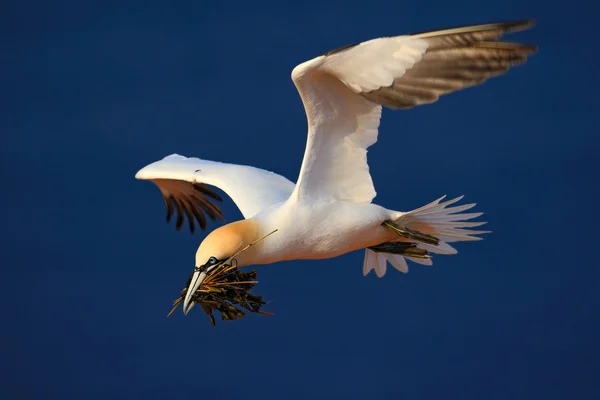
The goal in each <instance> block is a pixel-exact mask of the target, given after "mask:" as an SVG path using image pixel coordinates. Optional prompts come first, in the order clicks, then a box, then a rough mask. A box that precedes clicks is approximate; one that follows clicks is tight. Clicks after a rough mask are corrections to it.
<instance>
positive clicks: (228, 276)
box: [167, 229, 277, 326]
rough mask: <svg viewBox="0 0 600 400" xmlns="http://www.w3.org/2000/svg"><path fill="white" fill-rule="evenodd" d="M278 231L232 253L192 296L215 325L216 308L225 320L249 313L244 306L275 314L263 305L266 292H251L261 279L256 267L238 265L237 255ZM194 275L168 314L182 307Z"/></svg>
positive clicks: (255, 310) (210, 273) (267, 313)
mask: <svg viewBox="0 0 600 400" xmlns="http://www.w3.org/2000/svg"><path fill="white" fill-rule="evenodd" d="M275 232H277V229H275V230H274V231H272V232H270V233H268V234H266V235H265V236H263V237H261V238H260V239H258V240H256V241H255V242H253V243H250V244H249V245H247V246H246V247H244V248H243V249H241V250H240V251H238V252H237V253H236V254H234V255H232V256H231V257H229V259H227V260H226V261H225V262H224V263H223V264H221V265H219V266H218V267H216V268H215V269H213V270H212V271H210V272H209V273H208V274H207V276H206V278H205V279H204V281H203V282H202V284H201V285H200V287H199V288H198V290H196V293H194V295H193V296H192V301H193V302H194V303H196V304H198V305H200V306H201V307H202V309H203V310H204V312H205V313H206V315H208V317H209V319H210V323H211V324H212V325H213V326H215V325H216V320H215V317H214V315H213V312H214V311H218V312H220V313H221V319H222V320H224V321H231V320H234V319H238V318H243V317H244V316H245V315H246V313H244V311H242V308H243V309H245V310H247V311H250V312H253V313H257V314H263V315H273V314H272V313H269V312H265V311H261V307H262V306H263V305H265V304H266V302H265V301H264V300H263V298H262V296H256V295H253V294H251V293H250V291H251V290H252V288H253V287H254V285H256V284H257V283H258V281H257V280H256V275H257V272H256V270H255V269H254V270H252V271H250V272H244V271H242V270H240V269H239V268H238V267H237V264H236V261H235V257H237V256H238V255H240V254H241V253H243V252H244V251H246V250H248V249H249V248H250V247H252V246H254V245H255V244H256V243H258V242H260V241H261V240H264V239H265V238H267V237H269V236H271V235H272V234H273V233H275ZM192 276H193V274H192V275H190V277H189V279H188V281H187V283H186V285H185V288H184V289H183V290H182V291H181V296H179V298H178V299H176V300H175V301H174V302H173V309H172V310H171V312H170V313H169V315H167V317H170V316H171V314H173V312H174V311H175V310H176V309H177V307H179V304H181V303H183V301H184V299H185V296H186V295H187V291H188V289H189V287H190V283H191V281H192Z"/></svg>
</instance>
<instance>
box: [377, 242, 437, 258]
mask: <svg viewBox="0 0 600 400" xmlns="http://www.w3.org/2000/svg"><path fill="white" fill-rule="evenodd" d="M368 249H369V250H373V251H374V252H376V253H390V254H398V255H401V256H406V257H415V258H431V256H430V255H429V253H428V252H427V250H425V249H420V248H418V247H417V244H416V243H412V242H384V243H380V244H378V245H376V246H370V247H368Z"/></svg>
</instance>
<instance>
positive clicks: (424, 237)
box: [383, 220, 440, 246]
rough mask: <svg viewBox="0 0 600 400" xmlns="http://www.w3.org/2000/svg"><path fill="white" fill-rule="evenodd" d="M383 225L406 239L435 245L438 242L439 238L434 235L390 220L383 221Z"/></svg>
mask: <svg viewBox="0 0 600 400" xmlns="http://www.w3.org/2000/svg"><path fill="white" fill-rule="evenodd" d="M383 225H385V226H387V227H388V228H391V229H392V230H393V231H394V232H396V233H397V234H398V235H399V236H402V237H404V238H407V239H413V240H416V241H417V242H423V243H427V244H431V245H434V246H437V245H439V244H440V239H438V238H436V237H435V236H431V235H428V234H426V233H421V232H417V231H413V230H412V229H408V228H406V227H403V226H398V225H396V224H395V223H393V222H392V221H390V220H387V221H383Z"/></svg>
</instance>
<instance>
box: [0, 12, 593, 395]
mask: <svg viewBox="0 0 600 400" xmlns="http://www.w3.org/2000/svg"><path fill="white" fill-rule="evenodd" d="M82 3H87V4H86V5H82ZM194 3H195V5H193V4H194ZM94 4H95V5H94ZM166 4H167V3H166V2H165V3H163V4H162V5H158V4H155V3H152V2H133V1H120V2H112V4H111V3H110V2H106V1H104V2H97V3H90V2H80V1H55V2H52V5H50V2H48V3H47V2H42V1H18V2H17V1H14V0H13V1H12V2H4V3H3V4H2V6H1V7H0V11H1V12H0V15H1V17H0V18H1V21H0V22H1V23H0V29H1V36H0V37H1V42H0V44H1V51H0V99H1V101H2V104H1V111H0V113H1V114H0V123H1V124H2V125H1V132H2V134H1V139H0V156H1V158H0V162H1V163H2V165H1V169H0V177H1V179H2V195H1V196H0V206H1V207H2V210H3V214H4V220H3V221H4V222H3V224H2V226H3V229H2V238H1V239H2V240H1V250H2V261H1V267H2V268H1V271H2V279H1V281H0V296H1V297H0V300H2V304H3V318H2V329H1V330H0V332H1V333H0V349H1V350H2V357H1V358H0V368H1V370H0V376H1V379H2V381H1V385H0V397H2V398H3V399H25V398H34V396H37V397H36V398H42V399H51V398H60V399H68V398H76V399H92V398H101V399H106V398H142V397H143V398H146V399H155V398H156V399H158V398H183V399H190V398H206V399H240V398H257V399H258V398H260V399H284V398H336V397H338V398H344V399H350V398H357V399H366V398H382V399H400V398H410V399H439V398H461V399H544V400H548V399H567V398H569V399H571V398H572V399H592V398H600V389H599V384H598V371H599V370H600V361H599V356H600V349H599V344H598V338H599V337H600V329H599V325H600V314H599V311H598V310H599V306H600V301H599V298H600V296H598V294H597V291H598V286H599V285H598V282H599V279H600V269H599V268H598V261H597V256H596V250H597V228H598V225H599V224H598V223H599V220H598V212H597V210H598V200H599V196H598V195H599V184H598V182H599V175H600V174H599V172H600V168H599V167H600V163H599V162H598V154H599V150H600V141H599V139H598V126H599V120H600V118H599V117H598V106H599V102H598V90H599V89H600V86H599V78H598V65H599V60H598V55H597V54H598V52H597V41H596V40H595V39H596V38H597V28H596V24H597V18H596V15H597V11H598V9H597V6H596V5H595V4H594V2H591V1H589V2H587V3H584V2H583V0H581V1H571V2H568V3H565V2H552V1H550V2H548V1H542V0H533V1H529V2H527V3H526V2H524V1H515V0H513V1H504V2H481V1H479V0H454V1H452V2H445V1H441V0H433V1H429V0H427V1H425V0H420V1H410V2H409V1H384V0H369V1H355V0H343V1H342V0H339V1H302V2H251V3H250V2H243V1H231V2H221V3H219V2H212V3H210V4H209V3H205V2H185V3H183V2H180V3H178V4H179V5H175V4H176V3H171V4H172V5H171V6H167V5H166ZM531 17H533V18H536V19H537V27H536V28H535V29H534V30H533V31H531V32H526V33H522V34H518V35H516V36H511V37H510V39H511V40H518V41H526V42H533V43H536V44H539V45H540V53H539V54H537V55H536V56H534V57H533V58H532V59H531V60H530V61H529V63H528V64H527V65H525V66H523V67H518V68H515V69H513V70H512V71H511V72H510V73H509V74H508V75H506V76H503V77H501V78H497V79H494V80H492V81H489V82H487V83H486V84H485V85H483V86H480V87H477V88H474V89H470V90H467V91H463V92H460V93H457V94H454V95H450V96H447V97H445V98H443V99H442V100H441V101H440V102H439V103H437V104H435V105H432V106H426V107H421V108H418V109H414V110H411V111H408V112H391V111H389V110H386V111H384V118H383V122H382V125H381V135H380V140H379V142H378V143H377V145H375V146H374V147H372V148H371V151H370V152H369V160H370V165H371V171H372V175H373V178H374V181H375V184H376V188H377V191H378V196H377V198H376V201H377V202H378V203H379V204H381V205H384V206H386V207H389V208H393V209H400V210H409V209H412V208H416V207H418V206H421V205H423V204H425V203H427V202H429V201H431V200H434V199H435V198H437V197H438V196H440V195H442V194H446V193H447V194H449V195H451V196H455V195H460V194H466V195H467V197H466V199H465V200H466V201H476V202H478V210H481V211H485V212H486V215H485V218H486V220H487V221H489V228H490V229H492V230H493V231H494V233H493V234H491V235H489V236H487V237H486V240H484V241H482V242H477V243H461V244H459V245H458V248H459V251H460V253H459V255H457V256H452V257H443V256H440V257H436V259H435V261H434V266H433V267H422V266H417V265H412V266H411V267H412V268H411V271H410V273H409V274H408V275H403V274H400V273H398V272H396V271H394V270H389V272H388V274H387V275H386V276H385V278H384V279H377V278H376V277H375V275H374V274H371V275H369V276H368V277H366V278H364V277H362V274H361V265H362V258H363V253H362V252H356V253H352V254H347V255H345V256H343V257H340V258H337V259H332V260H326V261H307V262H288V263H281V264H276V265H271V266H264V267H261V268H260V270H259V278H260V280H261V283H260V285H259V286H258V288H257V289H258V292H259V293H260V294H262V295H264V296H265V297H266V298H267V299H270V300H272V303H271V304H269V306H268V309H269V310H270V311H273V312H275V313H276V316H275V317H272V318H270V317H264V316H256V315H251V316H248V317H247V318H246V319H245V320H242V321H237V322H233V323H231V322H220V321H219V320H218V321H217V322H218V324H217V327H216V328H213V327H211V326H210V325H209V323H208V320H207V318H206V316H204V315H203V314H202V313H201V312H200V310H195V311H197V312H194V313H193V315H190V316H188V317H187V318H185V317H184V316H183V314H182V313H181V311H179V312H177V313H176V314H175V316H174V317H172V318H170V319H167V318H166V314H167V312H168V311H169V309H170V304H171V301H172V300H173V299H174V298H175V297H177V295H178V293H179V291H180V289H181V287H182V285H183V284H184V283H185V280H186V278H187V277H188V274H189V273H190V272H191V270H192V267H193V262H194V253H195V251H196V247H197V246H198V244H199V243H200V241H201V240H202V238H203V235H202V234H200V235H198V234H197V235H195V236H190V235H189V234H188V233H187V232H175V229H174V227H173V226H172V225H171V226H167V225H166V224H165V223H164V214H163V213H164V211H163V207H164V206H163V203H162V200H161V199H160V196H159V192H158V190H157V189H156V188H155V187H154V186H153V185H152V184H150V183H147V182H140V181H136V180H134V174H135V172H136V171H137V170H138V169H139V168H141V167H143V166H144V165H146V164H147V163H150V162H153V161H155V160H158V159H160V158H162V157H164V156H166V155H168V154H171V153H174V152H177V153H180V154H184V155H187V156H197V157H201V158H206V159H214V160H221V161H230V162H236V163H242V164H253V165H256V166H259V167H263V168H266V169H269V170H273V171H277V172H279V173H281V174H282V175H284V176H286V177H288V178H290V179H291V180H295V179H296V176H297V173H298V169H299V166H300V162H301V159H302V155H303V152H304V145H305V137H306V121H305V115H304V112H303V109H302V105H301V102H300V99H299V97H298V95H297V93H296V90H295V88H294V86H293V84H292V82H291V80H290V72H291V70H292V68H293V67H294V66H295V65H296V64H298V63H300V62H303V61H305V60H308V59H310V58H312V57H314V56H317V55H319V54H321V53H323V52H325V51H327V50H330V49H333V48H336V47H339V46H341V45H344V44H349V43H353V42H357V41H362V40H366V39H370V38H373V37H378V36H384V35H395V34H402V33H411V32H419V31H423V30H430V29H436V28H445V27H448V26H455V25H463V24H475V23H484V22H492V21H498V20H510V19H521V18H531ZM224 211H225V213H226V215H227V216H228V219H229V220H230V221H232V220H235V219H238V218H240V217H241V214H240V213H239V211H238V210H237V209H236V208H235V206H234V204H233V203H232V202H231V200H229V199H227V200H226V201H225V205H224ZM215 226H216V225H212V226H211V228H214V227H215Z"/></svg>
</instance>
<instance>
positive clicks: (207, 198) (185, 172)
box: [135, 154, 294, 233]
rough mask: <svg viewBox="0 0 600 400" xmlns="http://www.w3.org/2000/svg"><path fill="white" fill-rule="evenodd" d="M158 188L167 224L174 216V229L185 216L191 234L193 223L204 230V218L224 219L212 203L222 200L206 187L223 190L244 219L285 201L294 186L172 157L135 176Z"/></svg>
mask: <svg viewBox="0 0 600 400" xmlns="http://www.w3.org/2000/svg"><path fill="white" fill-rule="evenodd" d="M135 177H136V178H137V179H142V180H149V181H152V182H154V183H155V184H156V186H158V188H159V189H160V192H161V194H162V196H163V199H164V201H165V205H166V208H167V222H169V221H170V220H171V217H172V216H173V215H174V213H175V211H176V213H177V222H176V228H177V230H179V229H180V228H181V227H182V226H183V222H184V219H185V218H186V217H187V220H188V225H189V228H190V231H191V232H192V233H193V232H194V230H195V223H194V221H196V222H197V223H198V225H199V226H200V228H201V229H202V230H204V229H205V228H206V222H207V219H206V217H207V216H208V218H210V219H211V220H215V219H216V218H223V215H222V213H221V210H220V208H219V207H217V206H216V205H215V204H214V201H215V200H217V201H221V200H222V199H221V197H220V196H219V195H218V194H217V193H216V192H215V191H213V190H211V189H210V188H209V187H208V186H207V185H211V186H215V187H218V188H219V189H221V190H223V191H224V192H225V193H227V195H228V196H229V197H231V199H232V200H233V201H234V202H235V204H236V205H237V206H238V208H239V209H240V211H241V212H242V215H243V216H244V218H250V217H252V216H254V215H256V214H258V213H259V212H260V211H261V210H263V209H265V208H267V207H270V206H272V205H274V204H277V203H281V202H282V201H285V200H286V199H287V198H288V197H289V196H290V194H291V193H292V191H293V190H294V183H292V182H290V181H289V180H288V179H286V178H284V177H283V176H281V175H277V174H275V173H273V172H269V171H265V170H263V169H260V168H255V167H250V166H246V165H236V164H227V163H220V162H216V161H207V160H200V159H198V158H187V157H183V156H180V155H178V154H172V155H170V156H167V157H165V158H164V159H162V160H160V161H157V162H155V163H152V164H150V165H148V166H146V167H144V168H142V169H141V170H139V171H138V173H137V174H136V175H135Z"/></svg>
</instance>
